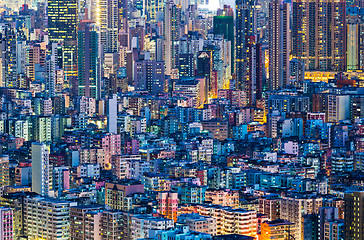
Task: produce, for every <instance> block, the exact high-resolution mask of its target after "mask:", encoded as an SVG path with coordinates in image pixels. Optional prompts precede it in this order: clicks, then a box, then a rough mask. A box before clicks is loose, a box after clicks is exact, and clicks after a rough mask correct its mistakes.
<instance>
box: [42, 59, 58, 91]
mask: <svg viewBox="0 0 364 240" xmlns="http://www.w3.org/2000/svg"><path fill="white" fill-rule="evenodd" d="M44 78H45V91H46V96H47V97H49V98H51V97H54V96H55V94H56V56H54V55H47V57H46V61H45V76H44Z"/></svg>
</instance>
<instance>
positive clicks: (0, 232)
mask: <svg viewBox="0 0 364 240" xmlns="http://www.w3.org/2000/svg"><path fill="white" fill-rule="evenodd" d="M0 239H2V240H13V239H14V229H13V210H12V209H11V208H0Z"/></svg>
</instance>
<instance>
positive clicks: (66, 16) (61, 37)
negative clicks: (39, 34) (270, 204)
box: [47, 0, 78, 81]
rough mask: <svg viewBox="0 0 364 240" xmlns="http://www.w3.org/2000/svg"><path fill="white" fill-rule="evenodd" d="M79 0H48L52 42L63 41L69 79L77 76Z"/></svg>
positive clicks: (49, 30)
mask: <svg viewBox="0 0 364 240" xmlns="http://www.w3.org/2000/svg"><path fill="white" fill-rule="evenodd" d="M77 2H78V1H77V0H48V2H47V3H48V5H47V14H48V32H49V40H50V41H51V42H55V43H58V42H62V43H63V66H62V68H63V70H64V74H65V78H66V79H68V80H69V81H70V80H71V79H74V78H76V77H77V24H78V13H77Z"/></svg>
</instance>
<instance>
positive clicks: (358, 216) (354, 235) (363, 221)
mask: <svg viewBox="0 0 364 240" xmlns="http://www.w3.org/2000/svg"><path fill="white" fill-rule="evenodd" d="M363 207H364V192H363V191H361V192H353V193H347V194H345V239H351V240H359V239H362V238H363V234H364V233H363V232H364V215H363Z"/></svg>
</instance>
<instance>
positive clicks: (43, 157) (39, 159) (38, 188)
mask: <svg viewBox="0 0 364 240" xmlns="http://www.w3.org/2000/svg"><path fill="white" fill-rule="evenodd" d="M32 191H33V192H36V193H38V194H40V195H42V196H46V195H47V194H48V191H49V148H48V146H47V145H46V144H44V143H32Z"/></svg>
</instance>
